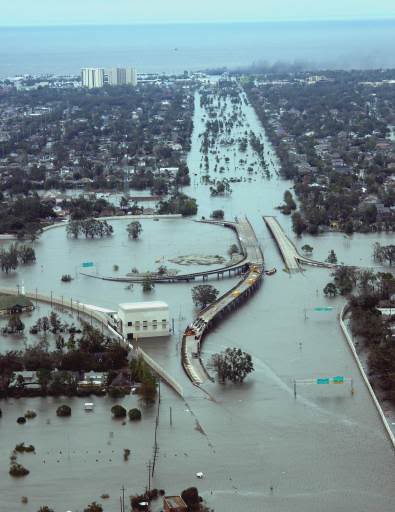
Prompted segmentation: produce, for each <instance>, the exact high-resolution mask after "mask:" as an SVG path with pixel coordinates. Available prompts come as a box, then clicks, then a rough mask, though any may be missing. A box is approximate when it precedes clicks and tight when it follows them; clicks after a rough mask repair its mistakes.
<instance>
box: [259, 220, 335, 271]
mask: <svg viewBox="0 0 395 512" xmlns="http://www.w3.org/2000/svg"><path fill="white" fill-rule="evenodd" d="M263 220H264V221H265V223H266V226H267V227H268V228H269V231H270V232H271V234H272V235H273V238H274V240H275V241H276V243H277V247H278V248H279V250H280V253H281V256H282V258H283V260H284V263H285V265H286V266H287V268H288V270H290V271H291V272H296V271H299V270H300V264H301V263H303V264H305V265H312V266H313V267H325V268H334V267H336V266H337V265H334V264H331V263H327V262H323V261H316V260H312V259H310V258H306V257H305V256H302V255H301V254H299V253H298V250H297V249H296V247H295V245H294V244H293V242H292V241H291V240H290V239H289V238H288V236H287V235H286V234H285V231H284V230H283V228H282V227H281V224H280V223H279V222H278V220H277V219H276V218H275V217H272V216H265V217H263Z"/></svg>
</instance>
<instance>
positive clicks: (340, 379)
mask: <svg viewBox="0 0 395 512" xmlns="http://www.w3.org/2000/svg"><path fill="white" fill-rule="evenodd" d="M332 382H333V384H344V377H342V376H340V375H338V376H337V377H333V379H332Z"/></svg>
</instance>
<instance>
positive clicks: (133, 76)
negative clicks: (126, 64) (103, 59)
mask: <svg viewBox="0 0 395 512" xmlns="http://www.w3.org/2000/svg"><path fill="white" fill-rule="evenodd" d="M126 83H127V84H129V85H133V86H136V85H137V71H136V68H126Z"/></svg>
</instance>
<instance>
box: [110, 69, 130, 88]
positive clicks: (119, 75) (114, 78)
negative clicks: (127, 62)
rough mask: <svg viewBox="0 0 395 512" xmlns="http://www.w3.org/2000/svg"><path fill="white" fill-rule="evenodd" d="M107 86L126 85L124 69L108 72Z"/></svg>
mask: <svg viewBox="0 0 395 512" xmlns="http://www.w3.org/2000/svg"><path fill="white" fill-rule="evenodd" d="M108 84H109V85H125V84H126V69H125V68H111V69H109V70H108Z"/></svg>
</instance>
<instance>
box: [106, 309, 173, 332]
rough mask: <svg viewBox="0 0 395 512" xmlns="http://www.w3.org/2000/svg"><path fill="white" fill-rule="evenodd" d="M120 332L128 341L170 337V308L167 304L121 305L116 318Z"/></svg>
mask: <svg viewBox="0 0 395 512" xmlns="http://www.w3.org/2000/svg"><path fill="white" fill-rule="evenodd" d="M114 319H115V321H116V323H117V329H118V332H120V333H121V334H122V335H123V336H124V337H125V338H126V339H128V340H133V339H140V338H155V337H162V336H169V334H170V331H171V326H170V317H169V306H168V305H167V304H166V302H161V301H154V302H128V303H123V304H119V306H118V314H117V315H116V316H115V317H114Z"/></svg>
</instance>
